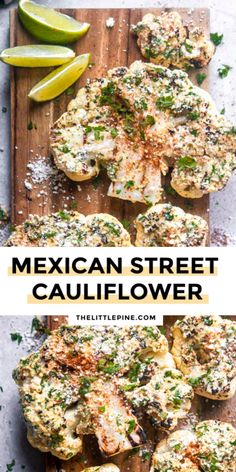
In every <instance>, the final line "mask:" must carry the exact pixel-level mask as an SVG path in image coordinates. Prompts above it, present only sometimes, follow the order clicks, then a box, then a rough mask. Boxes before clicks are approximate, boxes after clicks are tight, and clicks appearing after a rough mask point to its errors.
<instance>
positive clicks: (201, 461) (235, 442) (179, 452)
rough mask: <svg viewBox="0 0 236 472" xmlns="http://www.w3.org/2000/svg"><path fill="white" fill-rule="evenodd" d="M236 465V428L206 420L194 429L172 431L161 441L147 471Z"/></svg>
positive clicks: (205, 471)
mask: <svg viewBox="0 0 236 472" xmlns="http://www.w3.org/2000/svg"><path fill="white" fill-rule="evenodd" d="M235 468H236V430H235V428H234V427H233V426H232V425H231V424H229V423H223V422H220V421H214V420H208V421H202V422H201V423H199V424H198V425H197V426H196V428H195V431H188V430H179V431H175V432H174V433H172V434H170V435H169V436H168V438H167V439H164V440H163V441H161V442H160V443H159V444H158V445H157V448H156V451H155V452H154V455H153V461H152V467H151V471H150V472H164V471H168V472H190V471H191V472H212V471H221V472H234V471H235Z"/></svg>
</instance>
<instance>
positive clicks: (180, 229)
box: [135, 204, 208, 247]
mask: <svg viewBox="0 0 236 472" xmlns="http://www.w3.org/2000/svg"><path fill="white" fill-rule="evenodd" d="M135 224H136V230H137V233H136V241H135V245H136V246H141V247H146V246H150V247H151V246H168V247H185V246H187V247H189V246H190V247H191V246H205V244H206V238H207V234H208V224H207V222H206V221H205V220H204V219H203V218H201V217H200V216H194V215H190V213H185V212H184V211H183V210H182V209H181V208H178V207H175V206H172V205H170V204H158V205H154V206H153V207H151V208H149V210H147V211H146V213H144V214H140V215H138V217H137V218H136V222H135Z"/></svg>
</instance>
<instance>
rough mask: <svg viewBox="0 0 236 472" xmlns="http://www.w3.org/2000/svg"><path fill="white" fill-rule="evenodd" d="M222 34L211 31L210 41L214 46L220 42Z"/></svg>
mask: <svg viewBox="0 0 236 472" xmlns="http://www.w3.org/2000/svg"><path fill="white" fill-rule="evenodd" d="M223 37H224V35H223V34H218V33H211V34H210V38H211V41H212V42H213V43H214V45H215V46H219V45H220V44H221V43H222V40H223Z"/></svg>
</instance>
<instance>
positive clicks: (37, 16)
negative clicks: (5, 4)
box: [18, 0, 90, 44]
mask: <svg viewBox="0 0 236 472" xmlns="http://www.w3.org/2000/svg"><path fill="white" fill-rule="evenodd" d="M18 13H19V17H20V19H21V22H22V23H23V25H24V27H25V28H26V29H27V30H28V31H29V32H30V33H31V34H32V35H33V36H35V37H36V38H38V39H40V40H41V41H43V42H46V43H51V44H67V43H72V42H73V41H76V40H77V39H78V38H81V36H83V35H84V34H85V33H86V32H87V31H88V29H89V27H90V25H89V23H79V22H78V21H76V20H74V18H71V17H70V16H67V15H63V14H62V13H59V12H57V11H55V10H53V9H52V8H48V7H46V6H43V5H38V4H37V3H35V2H31V1H29V0H20V2H19V6H18Z"/></svg>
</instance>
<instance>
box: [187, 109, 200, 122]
mask: <svg viewBox="0 0 236 472" xmlns="http://www.w3.org/2000/svg"><path fill="white" fill-rule="evenodd" d="M199 116H200V115H199V113H198V112H197V111H190V112H189V113H188V115H187V118H188V119H189V120H191V121H195V120H197V119H198V118H199Z"/></svg>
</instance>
